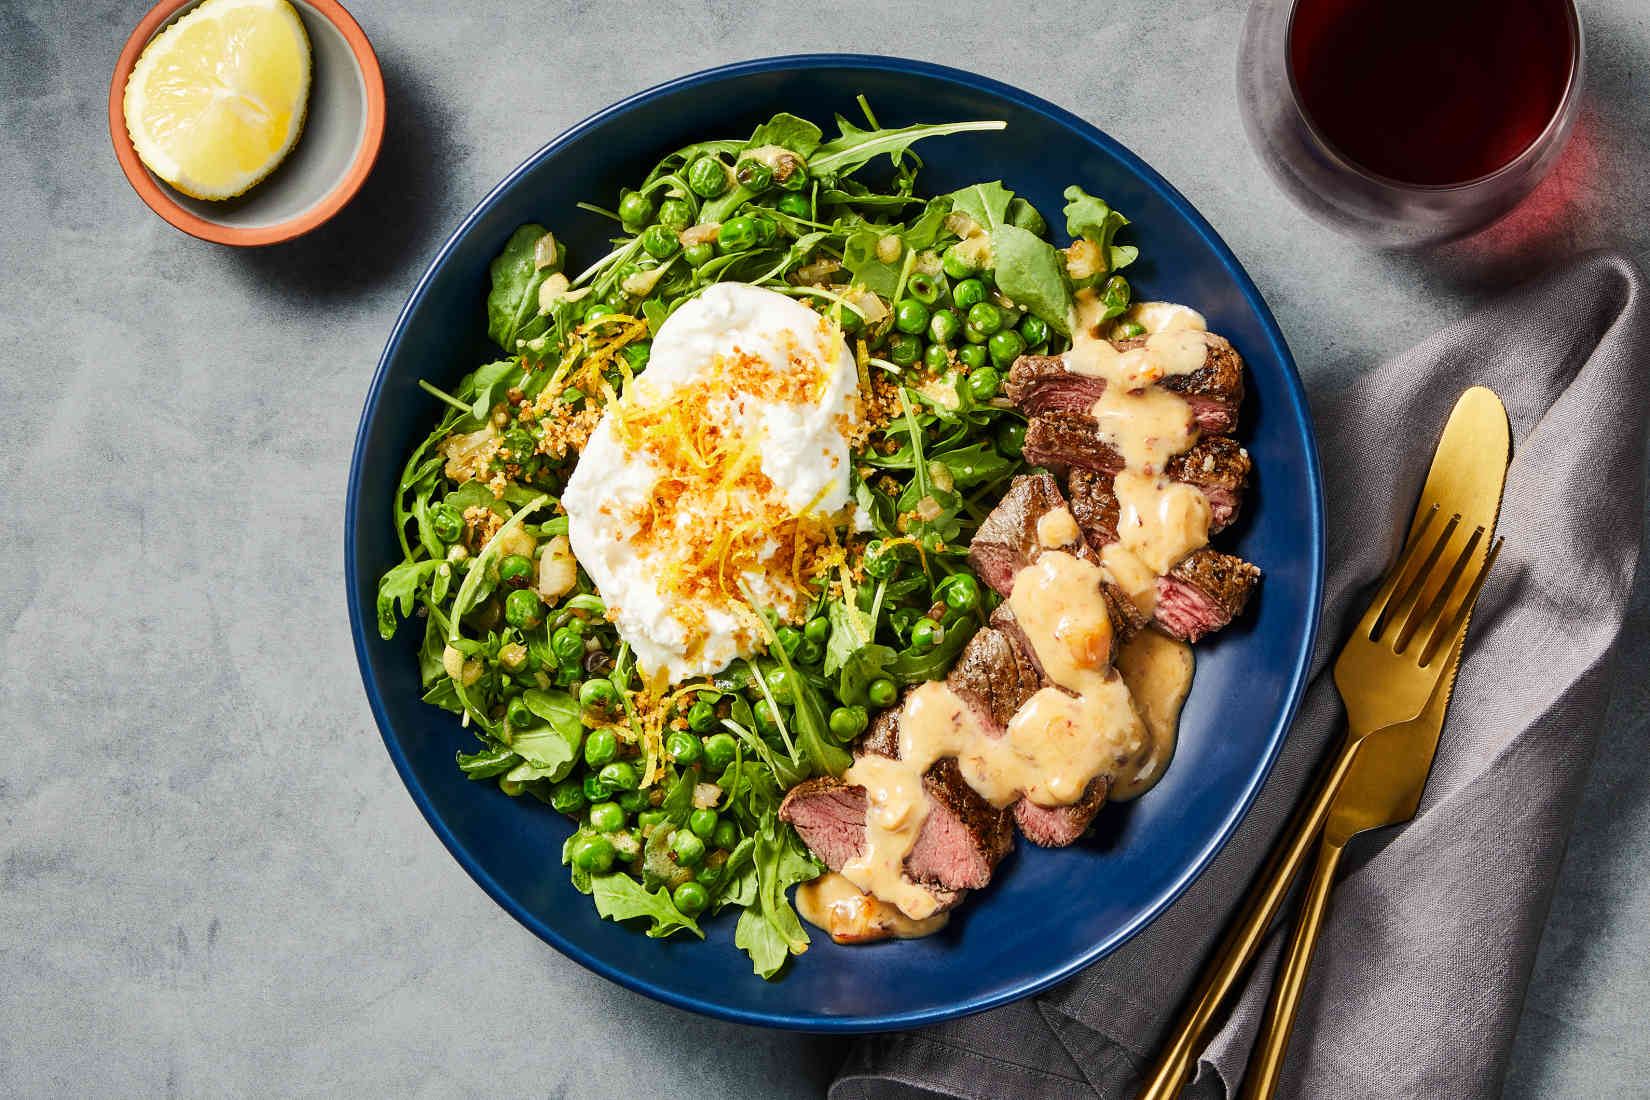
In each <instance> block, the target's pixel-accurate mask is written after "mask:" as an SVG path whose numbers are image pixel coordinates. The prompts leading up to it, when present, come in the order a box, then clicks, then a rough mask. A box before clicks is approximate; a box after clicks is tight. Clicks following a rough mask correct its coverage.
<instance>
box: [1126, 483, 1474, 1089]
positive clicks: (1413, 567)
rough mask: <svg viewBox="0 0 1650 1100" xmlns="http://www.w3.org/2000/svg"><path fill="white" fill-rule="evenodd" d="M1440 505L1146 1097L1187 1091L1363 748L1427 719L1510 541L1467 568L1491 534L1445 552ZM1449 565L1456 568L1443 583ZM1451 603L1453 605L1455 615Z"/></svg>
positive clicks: (1372, 627) (1353, 656)
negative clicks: (1314, 779)
mask: <svg viewBox="0 0 1650 1100" xmlns="http://www.w3.org/2000/svg"><path fill="white" fill-rule="evenodd" d="M1502 461H1503V462H1504V461H1505V458H1504V456H1503V459H1502ZM1437 512H1438V509H1437V506H1436V505H1434V506H1432V507H1431V508H1429V509H1428V510H1427V511H1426V513H1425V514H1424V516H1423V518H1422V520H1421V522H1420V524H1419V526H1418V527H1417V528H1416V531H1415V534H1414V535H1413V536H1412V537H1411V539H1410V540H1409V544H1408V545H1407V546H1406V547H1405V548H1404V552H1403V554H1402V555H1401V556H1400V557H1399V559H1398V564H1397V565H1396V566H1394V567H1393V569H1392V572H1391V573H1389V574H1388V575H1387V577H1386V580H1384V581H1383V582H1382V584H1381V587H1380V589H1379V590H1378V591H1377V592H1376V593H1375V598H1374V600H1372V601H1371V603H1370V605H1369V610H1368V611H1366V612H1365V613H1364V617H1363V619H1362V620H1360V621H1359V623H1358V627H1357V629H1356V630H1355V631H1354V632H1353V635H1352V640H1351V641H1349V642H1347V644H1346V648H1344V649H1343V650H1341V655H1340V658H1339V660H1337V661H1336V663H1335V686H1336V687H1337V688H1339V689H1340V692H1341V698H1342V700H1343V701H1344V702H1345V703H1346V713H1347V734H1346V739H1345V741H1343V742H1342V744H1341V746H1340V748H1339V750H1338V751H1337V752H1336V754H1335V757H1334V759H1333V760H1332V761H1330V763H1329V765H1328V767H1327V769H1326V770H1325V773H1324V776H1323V778H1322V779H1321V780H1319V783H1318V787H1317V790H1316V791H1314V792H1313V794H1312V797H1311V798H1310V799H1308V800H1307V802H1306V803H1305V804H1303V805H1302V807H1301V808H1300V810H1298V811H1297V812H1296V814H1295V817H1294V819H1293V820H1292V821H1291V822H1290V824H1289V827H1288V829H1287V830H1286V831H1285V833H1284V837H1283V839H1282V841H1281V842H1280V843H1279V845H1278V847H1277V848H1276V849H1274V851H1273V854H1272V858H1271V859H1270V860H1269V861H1268V863H1267V866H1266V869H1265V870H1264V871H1263V872H1262V874H1261V877H1260V879H1259V880H1258V882H1257V884H1256V885H1255V886H1254V887H1253V888H1252V889H1251V891H1250V895H1249V899H1248V901H1247V903H1246V904H1245V905H1244V908H1243V911H1242V912H1241V914H1240V915H1239V917H1238V919H1237V922H1236V923H1235V924H1234V925H1233V926H1232V928H1231V930H1230V931H1229V932H1228V933H1227V935H1226V938H1225V940H1223V941H1222V943H1221V945H1220V949H1219V951H1218V952H1217V953H1216V955H1215V957H1214V960H1213V965H1211V966H1210V968H1209V969H1208V970H1207V971H1206V972H1205V974H1204V976H1203V979H1202V980H1201V981H1200V982H1199V983H1198V986H1197V988H1196V990H1195V991H1194V992H1193V994H1192V997H1191V999H1190V1001H1189V1002H1188V1006H1187V1008H1186V1010H1185V1011H1184V1012H1183V1013H1182V1015H1181V1017H1180V1019H1179V1020H1178V1021H1177V1023H1176V1025H1175V1028H1174V1031H1173V1032H1172V1035H1171V1038H1170V1040H1169V1043H1168V1045H1167V1046H1166V1047H1165V1048H1164V1050H1163V1052H1162V1053H1161V1054H1160V1055H1159V1056H1158V1061H1157V1064H1156V1065H1155V1066H1154V1067H1153V1069H1152V1072H1151V1073H1150V1075H1149V1076H1148V1077H1147V1082H1146V1086H1145V1088H1144V1089H1143V1090H1142V1091H1141V1092H1140V1098H1141V1100H1168V1098H1169V1097H1172V1096H1175V1095H1177V1094H1178V1093H1179V1091H1180V1089H1181V1087H1182V1085H1183V1084H1184V1083H1185V1079H1186V1075H1187V1071H1188V1070H1189V1069H1190V1067H1191V1065H1192V1061H1193V1059H1194V1058H1195V1056H1196V1054H1197V1050H1198V1048H1199V1046H1200V1044H1201V1040H1202V1037H1203V1033H1204V1031H1205V1030H1206V1029H1207V1028H1208V1026H1209V1023H1210V1021H1211V1020H1212V1019H1213V1018H1214V1016H1215V1013H1216V1011H1217V1010H1218V1009H1219V1007H1220V1005H1221V1004H1222V1003H1223V1002H1224V1001H1225V1000H1226V997H1227V996H1228V995H1229V994H1230V993H1231V991H1232V987H1233V986H1234V985H1235V984H1236V983H1237V979H1238V977H1239V975H1241V974H1242V973H1243V971H1244V969H1245V968H1247V966H1248V964H1249V963H1250V961H1252V960H1253V958H1254V956H1255V952H1256V951H1257V950H1258V949H1259V947H1260V944H1261V942H1262V941H1263V940H1264V939H1265V936H1266V930H1267V928H1268V926H1269V925H1270V924H1271V923H1272V918H1273V917H1274V916H1276V915H1277V911H1278V907H1279V906H1280V905H1281V904H1282V903H1283V899H1284V896H1285V895H1286V894H1287V893H1288V892H1289V886H1290V884H1291V883H1292V882H1293V881H1294V879H1295V876H1296V875H1297V874H1298V873H1299V871H1300V869H1301V867H1302V866H1303V864H1304V863H1305V860H1306V857H1307V854H1308V852H1309V851H1310V849H1311V847H1312V845H1313V844H1314V842H1315V841H1316V840H1317V838H1318V834H1319V832H1320V831H1321V830H1322V829H1323V825H1324V821H1325V819H1326V818H1327V817H1328V815H1329V807H1330V804H1331V803H1332V802H1333V801H1334V798H1335V795H1336V793H1337V792H1338V791H1339V790H1340V788H1341V784H1342V783H1343V782H1345V780H1346V776H1347V773H1348V772H1349V771H1351V769H1352V764H1353V761H1354V760H1355V759H1356V758H1357V754H1358V748H1359V746H1360V745H1362V744H1363V742H1364V740H1365V739H1366V738H1368V737H1369V735H1370V734H1372V733H1375V732H1376V731H1377V730H1381V729H1384V728H1386V727H1388V726H1393V725H1396V724H1398V723H1401V722H1409V721H1412V720H1414V719H1415V718H1417V717H1419V716H1420V714H1421V712H1422V710H1423V709H1425V707H1426V705H1427V701H1428V700H1429V699H1430V698H1431V697H1432V694H1433V690H1434V689H1435V688H1436V687H1437V686H1438V682H1439V680H1440V679H1441V678H1442V677H1443V674H1444V670H1445V668H1446V667H1448V666H1449V664H1450V662H1449V660H1448V657H1449V654H1450V653H1451V652H1452V651H1453V649H1454V647H1455V644H1456V642H1457V640H1458V639H1459V638H1460V636H1461V633H1462V631H1463V629H1464V628H1465V625H1466V622H1467V619H1468V617H1469V615H1470V614H1471V612H1472V606H1473V603H1474V602H1475V601H1476V600H1477V598H1478V593H1479V592H1480V591H1481V590H1482V588H1483V586H1484V578H1485V577H1486V576H1487V575H1488V574H1489V571H1490V567H1491V566H1492V565H1493V564H1494V563H1495V558H1496V555H1497V554H1498V553H1499V551H1500V549H1501V544H1500V543H1499V542H1498V543H1496V544H1495V546H1493V547H1492V548H1491V550H1490V552H1489V554H1488V555H1486V557H1485V559H1484V562H1483V564H1482V565H1480V566H1479V567H1478V568H1477V569H1476V570H1473V571H1472V573H1471V574H1470V576H1468V566H1469V564H1470V562H1471V560H1472V558H1473V556H1474V554H1475V553H1476V552H1477V550H1478V546H1479V543H1480V541H1481V540H1482V539H1483V538H1485V537H1486V536H1485V532H1484V530H1483V529H1482V528H1476V529H1475V530H1474V531H1472V532H1471V533H1467V532H1462V536H1463V539H1464V540H1465V545H1464V546H1463V547H1462V548H1461V549H1460V550H1457V551H1455V552H1453V553H1449V554H1448V557H1447V559H1446V551H1448V550H1449V548H1450V544H1451V543H1452V542H1453V541H1454V539H1455V535H1456V533H1457V531H1458V530H1459V529H1460V528H1461V527H1462V523H1461V517H1460V516H1459V515H1451V517H1450V518H1449V520H1448V521H1447V522H1446V523H1445V524H1444V525H1443V530H1442V532H1441V533H1440V534H1439V536H1438V537H1437V538H1436V539H1435V540H1432V541H1430V542H1429V541H1428V540H1427V538H1426V536H1427V533H1428V531H1429V529H1430V528H1431V527H1432V526H1433V524H1434V521H1435V519H1436V516H1437ZM1423 548H1425V549H1424V552H1423ZM1446 561H1447V564H1442V563H1446ZM1443 569H1447V570H1448V573H1447V575H1444V579H1443V580H1442V582H1440V581H1439V580H1438V578H1439V576H1440V571H1441V570H1443ZM1463 580H1466V581H1467V587H1466V590H1465V592H1464V594H1462V595H1461V596H1460V597H1459V600H1458V601H1454V600H1452V597H1454V596H1455V595H1456V592H1457V590H1458V589H1459V588H1460V585H1461V582H1462V581H1463ZM1423 592H1430V593H1432V595H1431V598H1430V599H1428V600H1426V601H1425V602H1423V601H1422V599H1421V596H1422V593H1423ZM1452 602H1453V603H1454V604H1455V606H1454V609H1453V611H1449V613H1448V614H1447V615H1446V611H1448V610H1449V608H1450V605H1451V603H1452ZM1418 638H1419V639H1422V641H1421V644H1420V645H1416V644H1415V643H1416V640H1417V639H1418Z"/></svg>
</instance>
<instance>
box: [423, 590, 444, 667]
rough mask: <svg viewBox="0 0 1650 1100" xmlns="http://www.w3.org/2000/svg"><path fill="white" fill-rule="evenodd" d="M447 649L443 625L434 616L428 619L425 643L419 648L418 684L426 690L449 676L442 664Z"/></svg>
mask: <svg viewBox="0 0 1650 1100" xmlns="http://www.w3.org/2000/svg"><path fill="white" fill-rule="evenodd" d="M432 595H433V593H432ZM436 602H438V603H439V602H440V600H439V599H438V600H437V601H436ZM446 649H447V639H446V637H444V636H443V634H442V630H441V624H440V623H439V622H438V621H437V620H436V617H435V616H434V615H431V616H429V617H427V618H426V619H425V620H424V641H423V643H422V644H420V645H419V647H418V682H419V683H420V684H421V685H422V686H423V687H424V688H425V689H428V688H429V686H430V685H431V684H433V683H435V682H436V681H437V680H440V679H442V678H443V677H445V676H446V675H447V668H446V666H445V665H443V664H442V663H441V655H442V653H444V652H445V651H446Z"/></svg>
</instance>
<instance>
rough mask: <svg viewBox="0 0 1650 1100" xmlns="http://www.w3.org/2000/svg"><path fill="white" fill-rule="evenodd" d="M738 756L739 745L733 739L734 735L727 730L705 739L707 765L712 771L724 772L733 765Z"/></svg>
mask: <svg viewBox="0 0 1650 1100" xmlns="http://www.w3.org/2000/svg"><path fill="white" fill-rule="evenodd" d="M737 755H739V743H738V742H737V741H735V740H734V739H733V734H731V733H728V732H727V731H726V730H724V731H722V732H721V733H713V734H711V735H710V736H709V737H707V738H705V764H706V765H707V766H708V767H709V768H710V769H711V770H712V771H716V772H720V771H722V770H723V769H725V768H726V767H727V766H728V765H729V764H731V763H733V758H734V757H735V756H737Z"/></svg>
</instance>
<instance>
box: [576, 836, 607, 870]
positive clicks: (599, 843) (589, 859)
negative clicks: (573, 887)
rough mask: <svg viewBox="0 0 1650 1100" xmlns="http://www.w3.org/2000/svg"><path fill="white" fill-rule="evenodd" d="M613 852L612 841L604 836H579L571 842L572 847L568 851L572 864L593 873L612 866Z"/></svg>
mask: <svg viewBox="0 0 1650 1100" xmlns="http://www.w3.org/2000/svg"><path fill="white" fill-rule="evenodd" d="M615 854H616V853H615V852H614V850H613V842H612V841H611V840H608V839H607V838H606V837H605V836H581V837H579V839H578V840H576V841H574V842H573V848H572V850H571V851H570V852H569V853H568V855H569V856H570V857H571V859H572V861H573V866H575V867H577V868H578V869H579V870H581V871H589V872H590V873H591V874H593V875H599V874H601V873H602V872H604V871H606V870H607V869H608V868H610V867H612V866H613V857H614V855H615Z"/></svg>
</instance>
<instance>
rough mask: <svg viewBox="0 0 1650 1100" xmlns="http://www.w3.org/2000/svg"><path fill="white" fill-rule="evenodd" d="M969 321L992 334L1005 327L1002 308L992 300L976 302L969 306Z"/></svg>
mask: <svg viewBox="0 0 1650 1100" xmlns="http://www.w3.org/2000/svg"><path fill="white" fill-rule="evenodd" d="M968 323H969V324H971V325H973V326H974V327H975V328H977V329H979V330H980V331H981V332H983V333H985V334H986V335H987V336H990V335H991V334H992V333H993V332H996V331H997V330H998V329H1000V328H1002V327H1003V314H1002V310H1000V309H998V308H997V307H996V306H994V305H992V304H991V303H990V302H975V303H974V304H973V305H971V306H969V307H968Z"/></svg>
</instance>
